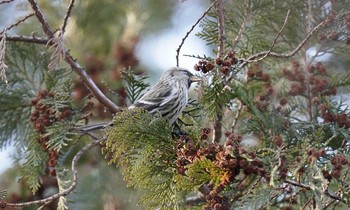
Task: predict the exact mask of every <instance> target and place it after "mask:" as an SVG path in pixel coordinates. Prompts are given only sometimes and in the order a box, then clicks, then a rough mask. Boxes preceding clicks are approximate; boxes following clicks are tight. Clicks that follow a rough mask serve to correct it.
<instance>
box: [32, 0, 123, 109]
mask: <svg viewBox="0 0 350 210" xmlns="http://www.w3.org/2000/svg"><path fill="white" fill-rule="evenodd" d="M28 2H29V3H30V5H31V7H32V9H33V10H34V12H35V15H36V17H37V19H38V20H39V22H40V24H41V27H42V29H43V31H44V32H45V34H46V35H47V37H48V39H49V40H52V39H53V38H54V37H55V34H54V32H53V31H52V29H51V28H50V25H49V24H48V22H47V20H46V18H45V16H44V15H43V13H42V12H41V10H40V8H39V5H38V3H37V2H36V1H35V0H28ZM71 7H73V6H71ZM68 16H69V15H68ZM48 42H49V41H48ZM51 44H57V43H51ZM62 50H64V51H65V53H64V54H65V55H64V60H65V61H66V62H67V63H68V64H70V66H71V67H72V69H73V71H74V72H75V73H77V74H78V75H79V76H80V77H81V79H82V80H83V82H84V84H85V85H86V86H87V87H88V88H89V89H90V91H91V92H92V94H93V95H94V96H95V97H96V99H97V100H98V101H99V102H100V103H102V104H103V105H105V106H106V107H107V108H108V109H109V110H111V111H112V112H119V111H121V108H120V107H118V106H117V105H116V104H115V103H114V102H112V101H111V100H110V99H109V98H107V96H106V95H104V93H103V92H102V91H101V90H100V89H99V88H98V87H97V85H96V84H95V82H94V81H93V80H92V79H91V77H90V76H89V75H88V74H87V72H86V71H85V70H84V68H82V67H81V66H80V64H79V63H77V62H76V60H75V59H73V57H72V56H71V55H70V53H69V51H68V50H67V49H62Z"/></svg>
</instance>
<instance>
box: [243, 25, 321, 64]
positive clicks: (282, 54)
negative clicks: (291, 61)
mask: <svg viewBox="0 0 350 210" xmlns="http://www.w3.org/2000/svg"><path fill="white" fill-rule="evenodd" d="M326 20H327V19H324V20H323V21H322V22H320V23H319V24H318V25H317V26H315V27H314V28H313V29H312V30H311V31H310V32H309V33H308V35H306V37H305V38H304V39H303V40H302V41H301V42H300V44H299V45H298V46H297V47H296V48H295V49H294V50H293V51H291V52H289V53H276V52H269V51H263V52H259V53H256V54H254V55H251V56H250V57H249V58H247V59H246V60H245V61H243V62H242V63H241V64H240V65H239V67H240V68H242V67H244V66H246V65H247V64H248V63H249V61H251V60H253V59H256V58H259V57H261V56H264V55H265V54H266V53H268V55H269V56H272V57H277V58H289V57H292V56H293V55H295V54H296V53H297V52H298V51H299V50H300V49H301V48H302V47H303V46H304V45H305V44H306V42H307V41H308V40H309V39H310V38H311V36H312V35H314V34H315V32H316V31H318V30H319V29H320V28H322V27H323V26H324V23H325V22H326Z"/></svg>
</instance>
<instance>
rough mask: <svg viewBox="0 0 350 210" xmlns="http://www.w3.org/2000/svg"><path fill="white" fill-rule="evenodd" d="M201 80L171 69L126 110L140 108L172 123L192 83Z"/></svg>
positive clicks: (89, 128)
mask: <svg viewBox="0 0 350 210" xmlns="http://www.w3.org/2000/svg"><path fill="white" fill-rule="evenodd" d="M200 80H201V78H200V77H197V76H195V75H193V74H192V73H191V72H189V71H188V70H187V69H185V68H181V67H172V68H170V69H169V70H167V71H166V72H164V73H163V75H162V76H161V78H160V79H159V81H158V82H157V84H155V85H154V86H153V87H152V88H151V89H149V91H147V92H146V93H145V94H144V95H143V96H142V97H141V98H140V99H139V100H138V101H136V102H135V103H134V104H133V105H131V106H129V107H128V109H133V108H135V107H141V108H143V109H145V110H147V111H148V112H149V113H150V114H152V115H154V114H156V113H159V114H160V115H161V116H162V117H163V118H165V119H167V121H168V122H169V123H171V124H172V123H174V122H175V121H176V119H177V118H178V117H179V115H180V114H181V112H182V111H183V110H184V108H185V107H186V105H187V101H188V89H189V88H190V86H191V83H192V82H197V81H200ZM107 125H110V126H111V125H112V123H101V124H96V125H91V126H84V127H81V128H78V130H79V131H81V132H90V131H93V130H98V129H103V128H105V127H106V126H107Z"/></svg>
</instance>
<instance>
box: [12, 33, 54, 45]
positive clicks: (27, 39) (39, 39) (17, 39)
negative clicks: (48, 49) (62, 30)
mask: <svg viewBox="0 0 350 210" xmlns="http://www.w3.org/2000/svg"><path fill="white" fill-rule="evenodd" d="M6 39H7V41H14V42H28V43H36V44H44V45H50V44H49V43H48V42H49V39H47V38H45V37H35V36H19V35H11V36H6Z"/></svg>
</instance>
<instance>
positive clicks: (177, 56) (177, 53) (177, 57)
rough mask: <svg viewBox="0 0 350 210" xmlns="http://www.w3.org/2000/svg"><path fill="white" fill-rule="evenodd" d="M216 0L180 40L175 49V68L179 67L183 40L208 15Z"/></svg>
mask: <svg viewBox="0 0 350 210" xmlns="http://www.w3.org/2000/svg"><path fill="white" fill-rule="evenodd" d="M217 1H218V0H216V1H214V2H213V3H212V4H211V5H210V7H209V8H208V9H207V10H206V11H205V12H204V13H203V15H202V16H201V17H200V18H198V20H197V22H196V23H195V24H193V25H192V27H191V29H190V30H189V31H188V32H187V33H186V35H185V36H184V38H182V40H181V43H180V45H179V47H178V48H177V49H176V66H179V54H180V50H181V48H182V45H184V43H185V40H186V39H187V37H188V36H189V35H190V33H191V32H192V31H193V29H194V28H195V27H196V26H197V25H198V24H199V22H201V20H202V19H203V18H204V17H205V16H206V15H207V14H208V12H209V11H210V10H211V8H213V6H214V5H215V4H216V2H217Z"/></svg>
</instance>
